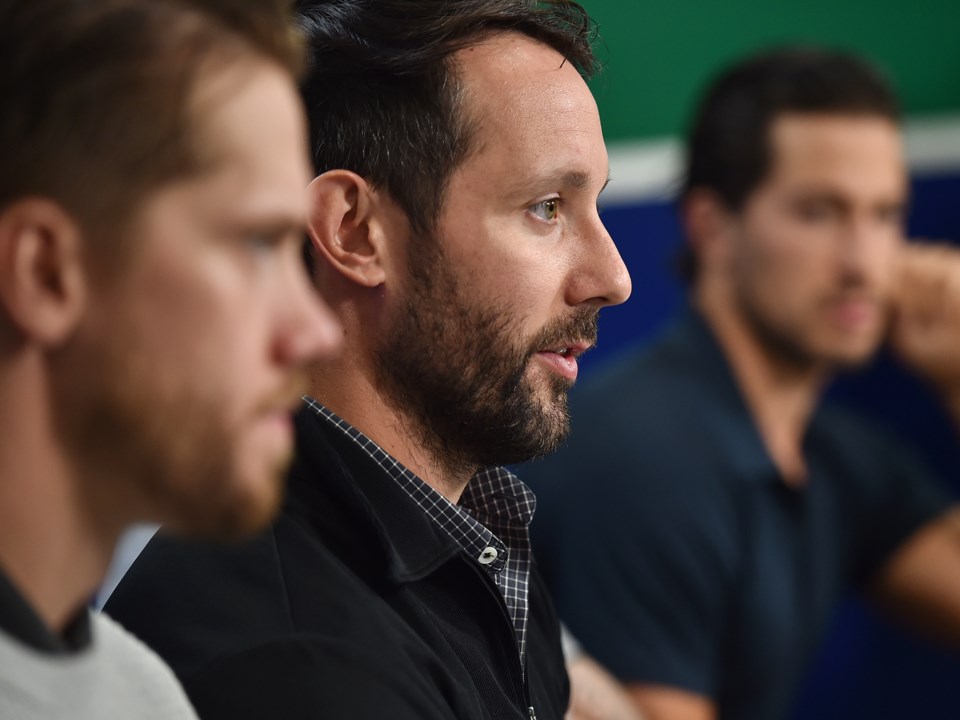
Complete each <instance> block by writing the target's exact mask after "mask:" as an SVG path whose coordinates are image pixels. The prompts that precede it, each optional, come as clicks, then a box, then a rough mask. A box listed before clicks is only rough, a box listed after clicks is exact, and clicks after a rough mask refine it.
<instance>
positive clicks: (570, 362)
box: [537, 341, 593, 382]
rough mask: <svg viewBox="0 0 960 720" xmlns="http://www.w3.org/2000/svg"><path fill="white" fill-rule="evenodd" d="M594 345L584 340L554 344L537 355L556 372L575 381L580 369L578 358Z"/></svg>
mask: <svg viewBox="0 0 960 720" xmlns="http://www.w3.org/2000/svg"><path fill="white" fill-rule="evenodd" d="M592 345H593V343H589V342H584V341H579V342H570V343H566V344H561V345H554V346H553V347H550V348H546V349H544V350H540V351H539V352H537V357H539V358H540V359H541V360H543V361H544V363H545V364H547V365H548V366H549V367H550V369H551V370H553V371H554V372H555V373H557V374H558V375H560V376H561V377H563V378H565V379H566V380H569V381H570V382H573V381H575V380H576V379H577V374H578V373H579V370H580V366H579V364H578V363H577V358H578V357H580V356H581V355H583V353H585V352H586V351H587V350H589V349H590V348H591V347H592Z"/></svg>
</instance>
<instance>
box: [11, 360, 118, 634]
mask: <svg viewBox="0 0 960 720" xmlns="http://www.w3.org/2000/svg"><path fill="white" fill-rule="evenodd" d="M42 374H43V373H42V371H41V368H40V367H39V363H37V362H31V361H30V359H26V360H23V359H20V360H13V361H9V362H3V363H2V366H0V397H3V398H4V401H3V403H2V404H0V438H3V442H2V443H0V567H2V569H3V572H4V573H6V574H7V576H8V577H9V578H10V581H11V582H12V583H13V584H14V586H15V587H16V588H17V589H18V590H19V591H20V593H21V594H22V595H23V596H24V597H25V598H26V600H27V602H28V603H29V604H30V605H31V607H32V608H33V609H34V611H35V612H36V613H37V614H38V615H39V617H40V618H41V619H42V620H43V621H44V622H45V623H46V624H47V626H48V627H50V628H51V630H53V631H54V632H59V631H62V630H63V629H64V627H65V626H66V625H67V623H69V621H70V620H71V619H72V618H73V617H74V616H75V615H76V613H77V612H79V611H80V610H81V609H82V608H83V607H84V606H85V605H86V604H87V602H88V601H89V600H90V598H91V597H92V596H93V593H94V592H95V591H96V588H97V586H98V585H99V583H100V582H101V580H102V578H103V576H104V574H105V572H106V570H107V567H108V564H109V562H110V558H111V556H112V553H113V548H114V546H115V544H116V540H117V539H118V537H119V535H120V532H121V531H122V526H119V525H118V524H117V523H111V522H109V520H110V518H108V517H103V516H102V515H103V514H102V513H101V514H99V515H98V513H96V512H93V511H92V508H91V507H90V505H91V501H90V498H89V497H85V495H84V493H83V487H82V485H83V484H82V483H81V481H80V479H79V478H78V477H77V474H76V471H75V469H73V468H71V467H70V464H69V462H68V459H67V458H66V457H65V456H64V452H63V450H62V447H61V446H60V443H59V442H58V441H57V438H56V436H55V432H54V426H53V417H52V412H53V408H52V403H51V401H50V397H49V394H48V393H46V392H44V391H42V390H40V391H38V388H44V387H45V386H44V384H43V377H42Z"/></svg>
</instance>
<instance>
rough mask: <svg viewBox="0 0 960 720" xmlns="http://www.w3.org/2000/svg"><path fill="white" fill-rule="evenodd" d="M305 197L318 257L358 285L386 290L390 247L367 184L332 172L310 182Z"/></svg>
mask: <svg viewBox="0 0 960 720" xmlns="http://www.w3.org/2000/svg"><path fill="white" fill-rule="evenodd" d="M307 197H308V202H309V208H310V209H309V213H308V218H307V230H308V233H309V236H310V240H311V242H312V243H313V247H314V250H315V251H316V252H317V253H318V255H319V256H320V257H321V258H323V260H325V261H326V262H327V263H328V264H329V265H330V266H332V267H333V268H334V269H336V270H337V272H339V273H340V274H341V275H343V276H344V277H346V278H347V279H349V280H350V281H352V282H354V283H356V284H358V285H362V286H364V287H370V288H374V287H377V286H378V285H382V284H383V283H384V281H385V280H386V271H385V267H384V253H385V251H386V247H385V242H384V237H383V233H382V228H381V227H380V223H379V222H378V218H377V206H378V204H377V202H376V201H375V198H374V192H373V189H372V188H371V187H370V185H369V184H368V183H367V181H366V180H364V179H363V178H362V177H360V176H359V175H357V174H356V173H353V172H350V171H348V170H331V171H329V172H326V173H324V174H322V175H320V176H319V177H317V178H315V179H314V180H313V182H312V183H310V185H309V186H308V188H307Z"/></svg>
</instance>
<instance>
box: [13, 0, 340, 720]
mask: <svg viewBox="0 0 960 720" xmlns="http://www.w3.org/2000/svg"><path fill="white" fill-rule="evenodd" d="M288 15H289V13H286V12H283V11H282V10H281V5H280V4H279V3H278V4H273V3H269V2H261V3H256V4H250V5H245V6H244V7H239V6H238V5H237V4H236V3H223V4H221V3H218V2H215V1H214V0H190V1H185V0H184V1H176V2H174V1H172V0H170V1H168V0H142V1H141V0H91V1H90V2H83V3H78V2H72V1H69V0H31V2H6V1H4V2H2V3H0V47H3V50H4V62H3V64H2V66H0V95H2V97H3V111H2V113H0V156H2V157H3V171H2V173H0V257H2V260H0V395H2V398H3V401H2V403H0V438H2V441H0V668H2V669H3V670H2V677H0V717H4V718H20V719H28V718H68V717H69V718H72V719H73V718H77V719H79V720H86V719H88V718H90V719H93V718H96V719H97V720H101V719H102V718H120V717H122V718H157V719H158V720H159V719H161V718H162V719H163V720H170V719H172V718H193V717H195V715H194V712H193V710H192V709H191V708H190V705H189V703H188V701H187V699H186V697H185V695H184V693H183V691H182V689H181V688H180V687H179V685H178V684H177V683H176V681H175V679H174V677H173V675H172V674H171V673H170V671H169V669H168V668H166V667H164V665H163V664H162V663H161V662H160V661H159V660H158V659H157V657H156V656H155V655H154V654H153V653H152V652H150V651H149V650H148V649H147V648H146V647H144V646H143V645H142V644H140V643H139V642H137V641H136V640H135V639H134V638H133V637H131V636H130V635H128V634H127V633H125V632H124V631H123V630H122V629H121V628H120V627H119V626H117V625H116V624H115V623H113V622H111V621H110V620H109V618H106V617H105V616H100V615H93V616H92V615H91V614H90V613H89V612H88V611H87V609H86V603H87V601H88V600H89V599H90V598H91V597H92V595H93V593H94V591H95V590H96V588H97V586H98V584H99V583H100V582H101V580H102V578H103V574H104V572H105V571H106V568H107V565H108V563H109V561H110V557H111V554H112V552H113V547H114V545H115V543H116V541H117V538H118V537H119V535H120V534H121V532H122V531H123V529H124V528H125V527H126V526H127V525H128V524H130V523H132V522H134V521H150V522H164V523H168V524H169V525H171V526H172V527H175V528H177V529H179V530H182V531H183V532H187V533H194V534H201V535H204V536H210V537H217V538H223V537H233V536H235V535H237V534H240V533H250V532H252V531H253V530H254V529H261V528H262V527H263V526H264V525H265V524H266V523H267V522H268V521H269V519H270V518H271V517H272V516H273V514H274V510H275V509H276V507H277V506H278V503H279V498H280V495H281V483H282V480H283V474H284V468H285V465H286V464H287V461H288V459H289V457H290V454H291V450H292V445H293V430H292V425H291V422H290V416H291V414H292V411H293V408H294V406H295V404H297V402H298V396H299V387H300V385H301V384H302V381H303V365H304V363H305V362H306V361H307V360H309V359H313V358H314V357H316V356H318V355H320V354H322V353H325V352H329V351H330V350H331V349H333V348H334V347H335V346H336V344H337V341H338V335H337V328H336V325H335V323H334V320H333V317H332V316H331V314H330V312H329V310H325V309H324V308H323V307H322V305H321V304H320V302H319V300H318V298H316V296H315V295H314V294H313V293H312V292H311V291H310V288H309V281H308V278H307V275H306V273H305V272H304V271H303V268H302V263H301V255H300V243H301V238H302V230H301V228H303V227H304V226H305V220H306V202H305V199H303V198H302V193H301V190H302V185H303V183H304V182H305V181H306V179H308V178H309V174H308V163H307V154H306V152H305V151H306V147H305V144H304V140H305V122H304V118H303V111H302V108H301V106H300V104H299V99H298V96H297V92H296V85H295V82H294V77H293V74H294V72H295V71H298V66H299V65H300V64H302V58H301V56H300V53H301V48H300V47H299V46H298V45H297V44H296V43H292V42H291V40H292V38H291V35H290V32H289V24H288V23H289V17H288Z"/></svg>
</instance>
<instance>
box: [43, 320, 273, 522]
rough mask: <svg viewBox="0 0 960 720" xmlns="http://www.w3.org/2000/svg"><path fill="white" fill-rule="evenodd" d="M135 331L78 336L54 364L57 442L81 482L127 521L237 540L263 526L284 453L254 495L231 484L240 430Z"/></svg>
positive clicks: (211, 395)
mask: <svg viewBox="0 0 960 720" xmlns="http://www.w3.org/2000/svg"><path fill="white" fill-rule="evenodd" d="M162 370H163V368H162V367H160V363H158V362H156V361H155V360H154V357H153V354H152V353H151V352H149V351H148V350H147V348H145V347H138V345H137V333H136V331H130V332H126V333H124V332H122V331H120V330H119V329H118V331H117V332H116V333H115V334H113V335H112V336H111V337H108V338H100V340H99V342H91V341H89V340H87V341H79V340H75V341H74V342H72V343H71V344H70V345H69V346H67V347H65V348H63V349H62V350H61V351H60V353H59V354H58V355H57V356H56V357H55V358H54V360H53V362H52V365H51V383H52V387H53V397H54V398H55V401H56V407H55V408H54V416H55V417H56V422H57V432H58V436H59V439H60V441H61V442H62V443H63V445H64V447H65V448H66V449H67V451H68V454H69V457H70V458H71V460H72V462H73V463H74V466H75V467H76V468H77V470H78V473H79V476H80V477H81V479H82V481H83V482H84V484H85V491H87V492H86V493H85V495H86V496H87V497H88V498H95V499H96V498H99V500H100V503H101V505H104V504H107V505H108V507H111V506H112V507H111V510H112V512H113V513H114V514H118V515H120V516H123V515H127V516H129V517H126V518H125V520H126V522H132V521H150V522H160V523H165V524H168V525H169V526H170V527H171V528H173V529H174V530H176V531H179V532H183V533H185V534H189V535H194V536H198V537H209V538H217V539H233V538H238V537H241V536H244V535H247V534H249V533H251V532H253V531H255V530H257V529H260V528H262V527H263V526H265V525H266V524H267V523H268V522H269V521H270V520H271V519H272V517H273V516H274V515H275V513H276V511H277V510H278V508H279V503H280V500H281V496H282V492H281V488H282V478H283V474H284V472H285V470H286V467H287V464H288V462H289V458H287V459H285V460H284V461H283V462H278V464H277V467H276V468H275V469H274V470H273V475H274V477H271V478H269V482H270V483H271V487H274V488H275V492H273V493H272V494H271V496H270V497H268V498H267V499H264V497H263V496H262V494H261V496H260V497H252V496H251V495H250V493H245V492H243V491H242V490H241V488H240V487H239V483H237V482H235V478H236V471H237V468H235V467H234V464H235V460H234V452H233V450H234V444H235V443H236V442H238V432H237V430H238V429H237V428H232V427H227V426H226V425H225V423H224V421H223V418H222V412H221V411H222V408H221V403H222V398H220V397H219V396H217V395H216V393H215V392H214V391H213V390H212V389H211V386H210V384H204V383H200V382H191V383H184V382H183V381H182V378H187V377H189V375H188V374H187V373H182V374H179V375H177V376H176V378H172V377H165V376H164V374H163V372H162Z"/></svg>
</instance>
